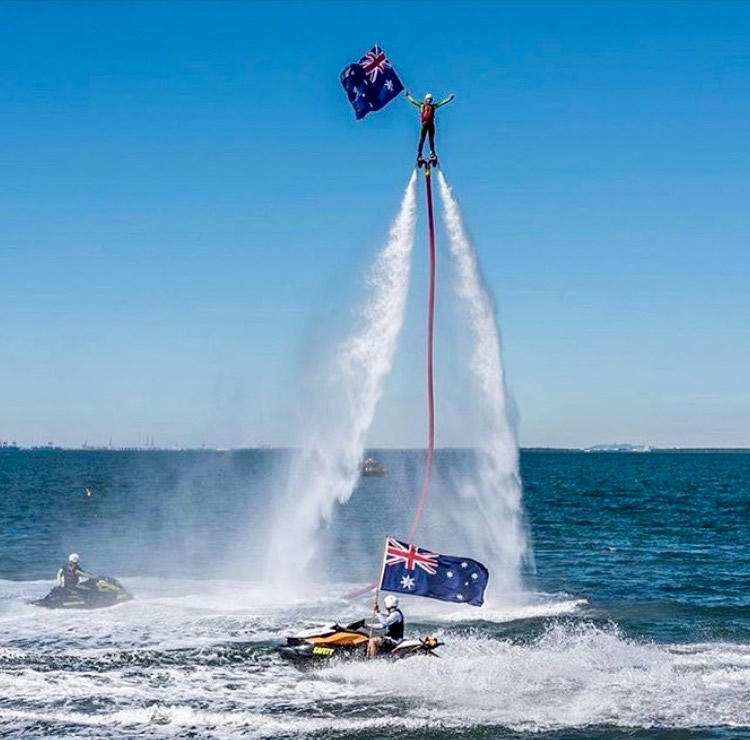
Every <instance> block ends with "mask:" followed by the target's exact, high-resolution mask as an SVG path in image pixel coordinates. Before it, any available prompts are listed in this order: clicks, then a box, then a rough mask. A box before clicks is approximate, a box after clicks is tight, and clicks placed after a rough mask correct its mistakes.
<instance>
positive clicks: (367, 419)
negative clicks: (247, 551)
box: [268, 172, 417, 583]
mask: <svg viewBox="0 0 750 740" xmlns="http://www.w3.org/2000/svg"><path fill="white" fill-rule="evenodd" d="M416 196H417V175H416V172H414V173H412V176H411V178H410V180H409V183H408V185H407V186H406V191H405V192H404V195H403V198H402V201H401V208H400V211H399V213H398V216H397V217H396V219H395V221H394V222H393V224H392V226H391V229H390V234H389V238H388V241H387V243H386V245H385V246H384V247H383V249H382V251H381V252H380V253H379V255H378V257H377V259H376V260H375V263H374V265H373V266H372V268H371V269H370V271H369V273H368V275H367V285H366V290H367V297H366V299H365V301H364V304H363V306H362V309H361V311H360V315H359V317H358V318H359V320H358V325H357V327H356V328H355V329H354V331H353V332H352V334H351V335H350V336H349V337H348V338H347V339H346V340H345V341H344V342H342V343H341V344H340V345H339V347H338V348H337V350H336V352H335V353H334V357H333V361H332V363H331V365H330V366H329V367H326V368H325V372H324V373H322V374H321V378H320V383H319V384H318V385H317V387H316V389H315V394H316V396H317V397H316V398H315V399H313V400H314V406H315V408H314V409H313V413H312V414H311V418H310V419H308V420H306V424H305V428H304V430H303V431H304V434H305V437H304V439H303V440H302V444H301V446H300V449H299V451H298V452H297V453H296V454H295V456H294V459H293V460H292V461H291V464H290V468H289V471H288V477H287V480H286V485H285V491H283V492H282V495H283V502H284V503H283V505H282V507H281V510H280V511H279V515H278V520H277V523H276V526H275V527H273V533H274V536H273V539H272V543H271V545H270V547H269V549H268V553H269V557H270V558H271V560H270V561H269V562H272V563H273V572H274V574H275V577H276V578H279V573H280V571H284V578H283V579H281V578H279V581H280V582H285V583H288V582H289V579H290V578H294V577H295V576H296V577H297V578H296V580H298V581H301V580H303V578H304V575H305V574H304V571H305V567H306V566H307V565H308V564H309V563H310V561H311V559H312V558H313V557H314V555H315V553H316V545H317V541H318V530H319V529H320V527H321V524H322V523H323V522H324V521H326V520H328V519H329V518H330V516H331V513H332V510H333V506H334V504H335V503H336V502H341V503H343V502H345V501H347V500H348V499H349V497H350V496H351V494H352V491H353V490H354V487H355V486H356V484H357V480H358V478H359V462H360V459H361V457H362V453H363V451H364V446H365V438H366V435H367V432H368V430H369V428H370V425H371V424H372V421H373V417H374V416H375V409H376V407H377V404H378V401H379V400H380V397H381V395H382V393H383V384H384V381H385V379H386V377H387V376H388V373H389V372H390V370H391V366H392V364H393V357H394V354H395V350H396V345H397V341H398V336H399V333H400V331H401V326H402V324H403V321H404V310H405V306H406V298H407V294H408V288H409V272H410V264H411V252H412V249H413V246H414V232H415V226H416V211H417V208H416V206H417V199H416Z"/></svg>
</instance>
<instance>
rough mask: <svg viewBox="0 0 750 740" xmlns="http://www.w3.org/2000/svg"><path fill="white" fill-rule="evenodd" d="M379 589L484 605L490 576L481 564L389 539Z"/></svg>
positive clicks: (457, 602)
mask: <svg viewBox="0 0 750 740" xmlns="http://www.w3.org/2000/svg"><path fill="white" fill-rule="evenodd" d="M383 557H384V562H383V578H382V579H381V581H380V588H381V590H383V591H395V592H396V593H400V594H411V595H412V596H429V597H430V598H431V599H440V600H441V601H452V602H453V603H454V604H471V605H472V606H481V605H482V603H483V602H484V589H485V588H487V581H489V578H490V574H489V571H488V570H487V568H485V567H484V566H483V565H482V564H481V563H480V562H479V561H477V560H471V558H457V557H453V556H452V555H439V554H438V553H435V552H428V551H427V550H420V549H419V548H418V547H416V546H415V545H407V544H406V543H404V542H399V541H398V540H394V539H393V537H389V538H388V540H387V542H386V544H385V554H384V556H383Z"/></svg>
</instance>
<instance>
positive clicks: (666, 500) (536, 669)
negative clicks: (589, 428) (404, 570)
mask: <svg viewBox="0 0 750 740" xmlns="http://www.w3.org/2000/svg"><path fill="white" fill-rule="evenodd" d="M374 454H375V455H376V456H377V457H378V458H379V459H381V460H382V461H383V462H385V463H386V464H387V465H388V467H389V468H391V469H392V470H402V471H403V470H405V471H407V473H406V474H404V475H401V476H399V479H398V483H396V479H395V478H393V477H391V476H387V477H385V478H367V479H363V480H361V481H360V484H359V486H358V488H357V490H356V491H355V492H354V494H353V496H352V498H351V499H350V501H349V502H348V503H347V504H346V505H344V506H341V507H339V508H337V509H336V510H335V511H334V512H333V518H332V521H331V522H330V524H329V525H327V527H326V532H325V544H324V546H322V547H321V554H320V557H321V563H322V562H323V559H324V560H325V569H324V574H325V577H324V578H323V579H322V583H321V585H319V586H316V587H315V588H314V589H312V590H311V591H308V592H305V593H297V592H295V591H293V590H292V589H288V588H285V584H283V583H279V584H275V588H270V589H269V586H268V575H269V574H268V573H265V574H264V575H265V576H266V580H265V582H264V584H262V585H261V584H259V583H258V582H257V580H256V579H255V578H254V576H256V575H257V569H258V567H259V565H258V564H259V563H261V562H263V563H265V562H267V558H265V557H264V552H263V549H264V546H265V543H266V542H267V535H268V528H269V526H270V523H271V522H272V521H273V510H274V502H273V500H272V497H271V496H270V495H269V491H270V490H271V488H272V486H271V483H272V481H274V480H276V479H278V477H279V476H283V474H284V468H285V466H286V465H287V464H288V457H289V453H285V452H277V451H271V450H258V451H241V452H212V451H204V452H159V451H142V452H118V451H101V452H97V451H82V452H73V451H53V450H52V451H47V450H39V451H12V450H6V451H3V450H0V737H23V738H34V737H46V736H57V737H93V738H136V737H137V738H141V737H142V738H164V737H180V738H188V737H189V738H230V737H248V738H272V737H273V738H275V737H289V738H301V737H311V738H312V737H314V738H362V739H363V740H364V739H365V738H381V737H388V738H415V739H416V738H446V739H447V738H467V739H468V738H539V740H551V739H552V738H555V739H556V740H563V739H566V740H574V739H575V740H579V739H583V738H601V739H602V740H603V739H605V738H664V739H665V740H667V739H668V740H678V739H682V738H709V737H710V738H741V737H750V544H749V543H750V454H745V453H741V452H737V453H728V452H727V453H723V452H715V453H708V452H707V453H701V452H685V453H668V452H651V453H644V454H623V453H590V454H586V453H577V452H542V451H539V452H535V451H529V452H524V453H522V458H521V464H522V474H523V482H524V519H525V525H526V528H527V530H528V535H529V540H530V543H531V545H532V549H533V555H534V558H533V563H532V562H531V561H530V562H528V563H527V565H526V566H525V571H524V573H523V582H524V589H525V592H526V593H527V595H528V599H526V600H525V601H522V602H518V601H516V602H514V603H512V604H508V605H506V606H505V607H503V606H502V605H500V606H497V605H496V606H494V607H493V608H492V609H488V610H484V608H482V609H477V610H475V611H472V610H471V607H465V609H466V611H465V612H463V613H462V615H461V616H460V617H456V616H455V615H454V614H453V613H446V612H445V611H440V610H439V609H437V608H432V607H431V603H430V602H428V601H427V600H422V601H423V603H421V604H419V605H417V604H416V603H414V604H413V605H409V606H407V607H406V608H405V611H406V615H407V630H408V631H411V632H412V633H414V634H427V633H432V634H436V635H438V636H439V637H440V638H441V640H443V641H444V642H445V646H444V647H443V648H441V649H440V653H441V655H442V657H441V659H440V660H434V659H428V658H417V659H413V660H409V661H403V662H401V663H392V664H391V663H385V662H370V663H363V664H346V665H336V666H333V667H330V668H325V669H321V670H319V671H315V672H311V673H300V672H298V671H297V670H295V669H294V668H293V667H291V666H289V665H286V664H283V663H282V662H281V661H280V659H279V658H277V656H276V655H275V653H274V651H273V647H274V645H276V644H277V643H278V642H279V641H280V640H281V639H282V638H283V637H284V635H286V634H288V633H290V632H292V631H294V630H297V629H299V628H301V627H305V626H309V625H311V624H315V623H319V622H325V621H329V620H333V619H339V620H341V621H344V620H346V619H348V618H349V617H351V618H355V617H358V616H364V613H366V612H367V611H368V608H369V597H368V596H367V595H365V596H362V597H352V596H351V595H350V593H351V589H352V584H356V583H366V582H367V581H368V578H369V577H370V575H371V574H372V569H373V562H376V561H377V559H378V557H379V555H378V552H377V548H378V543H379V542H381V541H382V536H383V534H384V533H391V532H393V533H399V532H400V531H402V530H403V526H404V525H403V522H405V521H406V522H408V521H410V520H411V516H412V514H413V508H414V498H413V497H412V495H411V493H409V492H410V491H412V492H413V496H414V497H415V496H416V491H417V490H418V483H419V474H420V470H421V468H420V460H421V457H420V454H419V453H416V452H408V451H405V452H398V451H381V452H378V451H376V452H375V453H374ZM455 460H456V453H455V452H453V453H450V452H448V451H439V452H438V453H437V458H436V466H437V470H438V472H439V471H440V468H441V466H442V467H443V468H445V467H446V466H449V465H452V464H454V463H455ZM409 471H411V472H409ZM410 476H411V478H413V480H412V479H411V478H410ZM86 488H88V489H89V491H90V492H91V494H90V495H87V494H86ZM396 489H398V490H396ZM428 506H429V502H428ZM399 527H400V529H399ZM352 542H356V544H357V548H356V551H357V552H363V553H370V552H372V553H374V554H372V557H368V556H366V555H363V556H362V557H352V555H351V553H352V552H353V550H352ZM425 544H427V545H429V543H425ZM73 550H75V551H78V552H79V553H80V555H81V560H82V563H83V565H84V567H86V568H87V569H88V570H91V571H94V572H97V573H101V574H108V575H112V576H116V577H117V578H119V579H120V580H121V581H122V582H123V584H124V585H125V586H126V587H127V588H128V589H129V590H131V591H132V592H133V593H134V594H135V597H136V598H135V600H134V601H132V602H129V603H125V604H122V605H119V606H116V607H113V608H111V609H106V610H99V611H91V612H56V611H47V610H42V609H39V608H38V607H35V606H32V605H30V604H28V603H27V602H28V600H29V599H32V598H35V597H39V596H42V595H44V593H46V592H47V591H48V590H49V588H50V587H51V586H52V579H53V577H54V574H55V571H56V570H57V568H58V567H59V566H60V565H61V564H62V562H63V561H64V560H65V558H66V556H67V554H68V553H69V552H70V551H73ZM464 554H465V553H464ZM321 568H323V565H322V564H321ZM271 575H272V574H271ZM326 578H327V579H328V580H326ZM271 580H272V579H271ZM424 602H426V603H424Z"/></svg>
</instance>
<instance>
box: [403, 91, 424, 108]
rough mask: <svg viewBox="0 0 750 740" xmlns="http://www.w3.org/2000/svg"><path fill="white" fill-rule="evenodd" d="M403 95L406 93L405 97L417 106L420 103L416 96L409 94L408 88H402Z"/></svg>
mask: <svg viewBox="0 0 750 740" xmlns="http://www.w3.org/2000/svg"><path fill="white" fill-rule="evenodd" d="M404 95H406V99H407V100H408V101H409V102H410V103H411V104H412V105H416V106H417V108H420V107H421V105H422V103H420V102H419V101H418V100H417V99H416V98H413V97H412V96H411V95H409V91H408V90H404Z"/></svg>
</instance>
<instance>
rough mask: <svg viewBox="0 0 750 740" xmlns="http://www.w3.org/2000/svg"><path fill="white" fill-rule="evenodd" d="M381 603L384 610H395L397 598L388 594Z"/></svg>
mask: <svg viewBox="0 0 750 740" xmlns="http://www.w3.org/2000/svg"><path fill="white" fill-rule="evenodd" d="M383 603H384V604H385V608H386V609H395V608H396V607H397V606H398V596H394V595H393V594H388V596H386V597H385V598H384V599H383Z"/></svg>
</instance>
